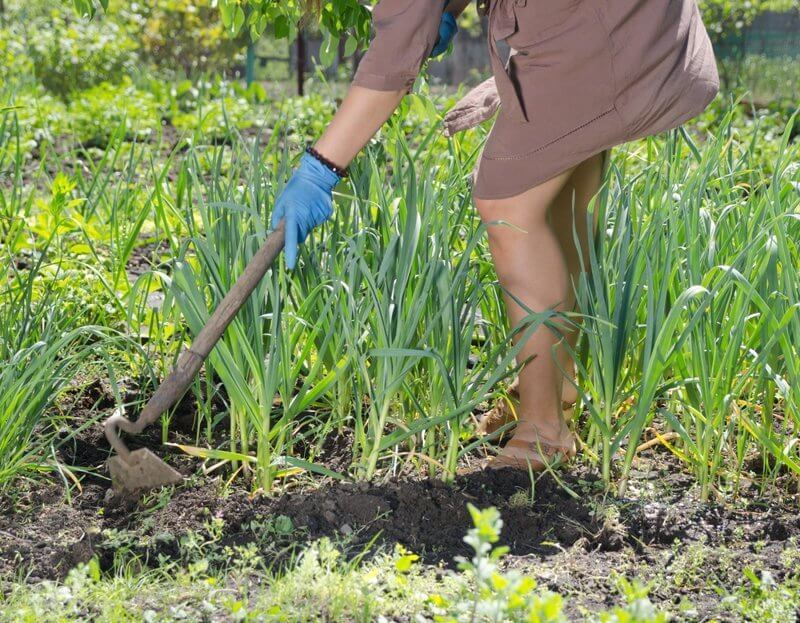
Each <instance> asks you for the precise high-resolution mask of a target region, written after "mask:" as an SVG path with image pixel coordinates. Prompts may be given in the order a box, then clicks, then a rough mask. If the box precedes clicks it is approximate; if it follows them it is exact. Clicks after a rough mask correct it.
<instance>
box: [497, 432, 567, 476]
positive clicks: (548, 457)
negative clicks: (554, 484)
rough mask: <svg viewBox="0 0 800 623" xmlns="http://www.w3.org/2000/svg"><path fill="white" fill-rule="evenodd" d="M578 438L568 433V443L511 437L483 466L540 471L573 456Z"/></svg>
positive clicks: (540, 438) (541, 438)
mask: <svg viewBox="0 0 800 623" xmlns="http://www.w3.org/2000/svg"><path fill="white" fill-rule="evenodd" d="M578 445H579V440H578V438H577V437H576V436H575V435H574V434H572V433H570V443H569V445H567V446H565V445H563V442H561V441H557V440H551V439H545V438H543V437H539V438H538V439H535V440H527V439H517V438H514V439H511V440H509V442H508V443H507V444H506V445H505V446H504V447H503V448H502V449H501V450H500V453H499V454H497V455H496V456H493V457H490V458H489V459H487V460H486V463H485V465H484V467H486V468H489V469H502V468H504V467H511V468H514V469H523V470H526V471H527V470H528V469H530V470H531V471H533V472H542V471H544V470H545V469H546V468H547V467H548V466H549V465H552V464H554V463H558V462H560V461H567V460H569V459H571V458H573V457H574V456H575V455H576V454H577V452H578Z"/></svg>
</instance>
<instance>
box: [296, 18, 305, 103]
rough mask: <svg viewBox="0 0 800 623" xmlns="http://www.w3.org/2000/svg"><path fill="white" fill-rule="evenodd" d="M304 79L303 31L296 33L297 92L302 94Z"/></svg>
mask: <svg viewBox="0 0 800 623" xmlns="http://www.w3.org/2000/svg"><path fill="white" fill-rule="evenodd" d="M305 80H306V38H305V35H304V34H303V31H302V30H301V31H300V32H298V33H297V94H298V95H301V96H302V95H303V94H304V93H303V83H304V82H305Z"/></svg>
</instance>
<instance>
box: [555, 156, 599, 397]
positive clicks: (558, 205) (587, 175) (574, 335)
mask: <svg viewBox="0 0 800 623" xmlns="http://www.w3.org/2000/svg"><path fill="white" fill-rule="evenodd" d="M606 157H609V158H610V154H609V153H608V152H602V153H600V154H598V155H596V156H594V157H592V158H589V159H588V160H585V161H584V162H582V163H581V164H579V165H578V166H577V167H576V168H575V169H574V170H573V172H572V175H571V176H570V178H569V180H567V183H566V184H565V185H564V188H563V189H562V191H561V192H560V193H559V194H558V196H557V197H556V199H555V201H554V202H553V204H552V206H551V207H550V210H549V212H548V214H549V216H550V225H551V227H552V228H553V232H554V233H555V235H556V237H557V238H558V240H559V243H560V244H561V249H562V251H563V253H564V259H565V260H566V263H567V271H568V273H569V275H570V286H569V288H568V292H569V294H568V299H567V301H566V302H565V306H566V308H567V309H570V310H574V311H580V310H576V309H575V303H576V301H575V292H574V289H573V288H577V287H578V279H579V276H580V273H581V259H580V258H581V256H582V257H583V261H584V264H586V266H585V269H586V271H587V272H588V271H589V268H590V267H589V266H588V263H589V244H590V242H591V240H592V238H593V237H594V232H589V231H588V227H587V222H586V221H587V218H586V217H587V211H588V210H589V207H590V203H591V201H592V198H593V197H594V196H595V194H596V193H597V191H598V190H599V188H600V184H601V183H602V180H603V167H604V164H607V161H605V160H604V158H606ZM598 214H599V212H598V211H597V210H595V212H594V216H593V219H594V220H593V225H594V229H595V230H596V229H597V217H598ZM573 224H574V227H575V229H576V233H577V236H578V240H579V244H580V254H579V253H578V247H576V246H575V239H574V237H573V232H572V229H573ZM564 333H565V338H566V341H567V343H568V344H569V346H570V348H571V349H572V350H573V351H574V349H575V345H576V343H577V341H578V334H579V332H578V330H577V329H575V328H573V327H565V330H564ZM558 361H559V363H560V364H561V367H562V368H563V369H564V370H566V371H568V372H569V373H570V379H571V380H572V381H573V382H574V380H575V369H574V362H573V361H572V359H571V357H570V354H569V352H568V350H567V349H566V348H559V349H558ZM577 399H578V392H577V390H576V389H575V388H574V387H573V384H572V383H571V382H569V381H566V382H563V384H562V388H561V400H562V401H563V402H564V403H565V405H567V404H574V403H575V402H576V400H577Z"/></svg>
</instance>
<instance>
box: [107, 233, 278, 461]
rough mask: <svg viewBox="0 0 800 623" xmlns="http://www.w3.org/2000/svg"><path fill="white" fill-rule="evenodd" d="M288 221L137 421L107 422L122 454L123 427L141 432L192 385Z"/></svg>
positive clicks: (117, 416) (124, 452)
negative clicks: (121, 431) (121, 434)
mask: <svg viewBox="0 0 800 623" xmlns="http://www.w3.org/2000/svg"><path fill="white" fill-rule="evenodd" d="M283 244H284V220H283V219H281V220H280V222H279V223H278V227H277V228H276V229H275V230H274V231H273V232H272V233H271V234H270V235H269V236H267V239H266V240H265V241H264V244H263V245H261V248H260V249H259V250H258V251H257V252H256V254H255V255H254V256H253V259H252V260H250V263H249V264H248V265H247V266H246V267H245V269H244V272H242V274H241V275H240V276H239V278H238V279H237V280H236V283H234V284H233V286H232V287H231V289H230V291H229V292H228V294H226V295H225V298H223V299H222V301H220V304H219V305H218V306H217V309H216V310H214V313H213V314H212V315H211V318H209V319H208V322H207V323H206V324H205V326H204V327H203V328H202V330H201V331H200V333H198V334H197V337H196V338H195V339H194V341H193V342H192V344H191V346H189V348H188V349H187V350H185V351H184V352H183V353H181V356H180V357H179V358H178V362H177V363H176V365H175V368H174V369H173V370H172V372H171V373H170V375H169V376H168V377H167V378H166V379H164V381H163V382H162V383H161V385H159V387H158V389H157V390H156V392H155V393H154V394H153V396H152V397H151V398H150V400H149V401H148V402H147V404H146V405H145V407H144V409H143V410H142V413H141V414H140V415H139V417H138V418H137V420H136V421H135V422H131V421H130V420H129V419H128V418H126V417H125V416H123V415H121V414H120V413H115V414H114V415H112V416H111V417H110V418H108V420H106V423H105V434H106V438H107V439H108V442H109V443H110V444H111V446H112V447H113V448H114V449H115V450H116V451H117V453H118V454H119V455H120V457H122V459H123V460H126V461H127V459H128V456H129V454H130V451H129V450H128V447H127V446H126V445H125V443H124V442H123V441H122V439H121V438H120V436H119V430H124V431H125V432H126V433H130V434H132V435H138V434H139V433H141V432H142V431H143V430H144V429H145V428H146V427H147V426H149V425H150V424H152V423H153V422H155V421H156V420H157V419H158V417H159V416H160V415H161V414H162V413H164V411H166V410H167V409H169V408H170V407H171V406H172V405H174V404H175V403H176V402H177V401H178V400H179V399H180V398H181V396H183V394H184V393H185V392H186V390H187V389H188V388H189V385H191V384H192V380H193V379H194V377H195V376H196V375H197V373H198V372H199V371H200V367H201V366H202V365H203V362H204V361H205V360H206V357H208V354H209V353H210V352H211V349H212V348H214V346H215V345H216V343H217V342H218V341H219V339H220V338H221V337H222V334H223V333H224V332H225V329H226V328H227V327H228V325H229V324H230V323H231V321H232V320H233V318H234V317H235V316H236V313H237V312H238V311H239V310H240V309H241V307H242V305H244V303H245V301H246V300H247V299H248V297H249V296H250V295H251V294H252V293H253V290H255V289H256V286H257V285H258V283H259V282H260V281H261V279H262V277H264V275H265V274H266V272H267V270H268V269H269V267H270V266H271V265H272V262H273V261H274V260H275V258H276V257H277V256H278V254H279V253H280V252H281V249H283Z"/></svg>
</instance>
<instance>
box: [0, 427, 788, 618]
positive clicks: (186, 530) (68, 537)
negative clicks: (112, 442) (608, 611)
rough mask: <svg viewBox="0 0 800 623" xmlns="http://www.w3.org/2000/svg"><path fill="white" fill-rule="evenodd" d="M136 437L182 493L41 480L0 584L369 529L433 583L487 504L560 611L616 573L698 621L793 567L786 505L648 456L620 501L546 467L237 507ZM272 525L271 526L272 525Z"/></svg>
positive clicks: (584, 472)
mask: <svg viewBox="0 0 800 623" xmlns="http://www.w3.org/2000/svg"><path fill="white" fill-rule="evenodd" d="M143 440H144V442H145V443H147V445H149V446H150V447H152V448H153V449H154V450H155V451H157V452H160V453H161V454H162V456H165V455H166V456H168V458H169V460H170V462H172V463H173V464H174V465H176V467H177V468H178V469H180V470H181V471H182V472H183V473H184V474H186V475H187V476H191V477H190V478H189V479H188V480H187V484H185V485H184V486H182V487H180V488H178V489H176V490H175V491H174V493H173V494H172V495H171V496H167V495H161V496H159V495H150V496H147V497H144V498H140V499H138V500H130V499H121V498H119V497H118V496H115V495H114V494H113V492H111V491H110V490H109V489H108V486H107V483H106V481H105V480H103V479H101V478H99V477H89V478H86V479H85V480H84V484H83V491H82V492H81V493H79V494H76V495H74V497H73V499H72V501H71V503H67V502H65V501H64V495H63V490H62V487H61V486H60V485H59V484H57V483H53V484H52V485H51V486H46V487H41V486H36V487H33V488H32V489H31V490H30V491H27V492H25V491H20V492H18V493H17V495H15V496H14V499H10V498H8V499H5V500H3V507H2V512H1V514H0V576H1V577H5V578H7V579H9V578H12V577H15V576H17V574H19V573H20V572H23V573H24V572H27V571H29V575H28V581H30V582H35V581H38V580H41V579H45V578H62V577H64V576H65V575H66V573H67V572H68V571H69V569H70V568H71V567H73V566H74V565H75V564H77V563H79V562H83V561H87V560H89V559H90V558H91V557H92V556H97V557H98V558H99V560H100V562H101V566H102V567H103V568H106V569H107V568H110V567H111V565H112V561H113V559H114V555H115V553H117V552H118V550H119V548H127V549H128V550H129V551H130V552H132V553H136V554H139V555H140V556H141V557H142V559H143V560H146V561H148V560H149V561H152V564H153V565H155V564H156V563H155V561H156V560H157V559H158V557H159V556H162V557H166V558H168V559H174V560H181V559H182V557H183V556H185V550H184V548H182V546H181V539H182V538H183V537H185V536H186V535H188V534H190V533H200V534H205V535H209V534H210V533H212V532H214V531H216V535H215V536H214V541H215V546H216V547H217V548H224V547H225V546H226V545H230V546H234V545H248V544H253V545H254V546H256V547H257V548H258V549H259V552H260V553H261V555H262V556H263V557H264V558H265V559H266V560H268V561H269V562H271V563H273V564H274V565H281V564H284V563H286V564H289V563H290V560H291V556H290V554H291V552H292V551H293V549H295V548H301V547H302V546H303V544H304V543H306V542H308V541H309V540H313V539H316V538H319V537H323V536H329V537H340V538H341V540H342V543H343V547H344V548H345V551H346V552H348V553H349V554H350V555H356V554H358V553H360V552H361V551H362V550H363V548H364V546H365V545H367V544H368V543H369V542H370V541H371V540H372V539H373V538H374V537H375V536H376V535H377V542H378V543H383V544H389V545H391V544H392V543H395V542H397V543H402V544H403V545H405V546H406V547H407V548H409V549H411V550H412V551H414V552H416V553H418V554H419V555H420V556H421V559H422V561H423V563H424V564H430V565H438V566H443V567H445V569H444V570H442V571H441V572H443V573H445V572H448V571H447V568H451V569H452V568H453V564H454V563H453V559H454V557H455V556H458V555H469V554H470V553H471V552H470V551H469V550H468V548H467V546H466V545H465V544H464V542H463V540H462V538H463V536H464V534H465V533H466V531H467V530H468V529H469V528H470V527H471V523H470V518H469V513H468V511H467V507H466V506H467V503H468V502H469V503H472V504H474V505H475V506H477V507H480V508H483V507H487V506H496V507H497V508H498V509H499V510H500V512H501V514H502V517H503V521H504V528H503V532H502V543H503V544H506V545H508V546H509V547H510V553H509V555H508V556H507V557H506V558H505V564H506V565H507V566H511V567H520V568H524V570H525V571H526V573H530V574H531V575H533V576H535V577H536V578H537V579H538V581H539V582H540V584H542V585H545V586H548V587H549V588H551V589H552V590H555V591H558V592H559V593H561V594H563V595H565V596H566V597H567V604H568V607H569V612H570V613H571V614H573V615H580V614H581V613H585V612H592V611H596V610H597V609H598V608H599V607H604V608H607V607H609V606H612V605H614V604H616V603H619V601H620V596H619V591H618V589H617V588H616V585H615V581H614V577H613V573H614V572H619V573H622V574H625V575H627V576H628V577H633V576H635V577H637V578H640V579H642V580H644V581H651V582H652V583H653V588H652V592H651V599H652V600H653V601H654V602H655V603H656V604H657V605H658V604H659V603H660V604H662V605H664V606H669V605H671V607H672V608H673V609H675V608H677V607H680V609H681V610H682V611H683V612H684V613H686V615H687V618H688V620H704V619H706V618H707V617H708V616H709V615H710V614H711V613H715V612H718V611H719V608H720V606H719V604H720V596H719V594H718V593H717V592H716V589H718V588H721V589H722V590H723V591H727V590H731V589H734V588H735V587H736V586H737V585H739V584H741V583H742V582H743V581H744V577H743V575H742V569H743V568H744V567H747V566H751V567H753V568H755V569H759V570H766V571H769V572H770V573H771V575H772V577H773V578H774V579H776V580H778V581H781V580H782V579H784V578H785V577H786V576H787V575H790V574H792V573H793V571H792V565H795V568H794V573H797V568H796V565H798V564H800V557H797V556H793V555H792V553H791V552H792V551H795V550H796V547H797V540H798V537H800V517H798V514H797V511H796V508H792V507H791V506H790V504H789V503H788V501H787V500H784V501H783V502H782V501H781V500H778V499H761V498H759V497H758V496H757V494H756V492H755V490H754V488H751V490H750V491H749V492H748V495H746V496H744V497H741V496H740V498H739V501H738V503H737V504H736V505H735V506H734V505H718V504H701V503H699V502H698V501H696V499H695V498H694V495H693V489H692V479H691V477H690V476H688V475H686V474H685V473H684V472H683V471H682V469H681V467H680V465H679V464H678V463H677V462H676V461H675V460H674V459H673V458H672V455H671V454H670V453H669V452H667V451H665V450H664V449H663V448H660V447H656V448H653V449H650V450H648V451H646V452H645V453H644V455H643V456H642V457H641V458H640V459H639V461H638V464H637V466H636V469H635V470H634V472H633V474H632V480H631V484H630V487H629V490H630V491H631V492H632V494H631V495H632V497H630V498H627V499H619V498H616V497H612V496H610V495H609V494H607V493H605V492H604V489H603V487H602V485H601V483H600V482H599V481H598V479H597V477H596V476H595V475H594V474H593V473H592V472H591V471H590V470H589V469H588V468H586V467H585V466H581V465H576V466H574V467H573V468H572V469H571V471H569V472H564V473H562V474H561V475H560V476H559V478H562V479H563V483H559V482H557V481H556V480H555V479H554V478H553V477H551V476H549V475H544V476H541V477H539V478H537V479H536V481H535V483H534V486H533V488H532V487H531V482H530V480H529V478H528V476H527V475H526V474H523V473H520V472H516V471H513V470H502V471H492V470H490V471H487V472H475V473H471V474H468V475H464V476H460V477H459V478H457V479H456V481H455V482H454V483H453V484H452V485H446V484H444V483H442V482H441V481H438V480H430V479H423V478H419V477H413V476H404V477H398V478H392V479H389V480H388V481H384V482H374V483H363V482H362V483H343V482H338V481H333V480H330V481H318V482H316V483H307V484H305V485H295V487H294V488H291V487H289V488H288V489H287V490H285V491H284V492H283V493H282V494H280V495H278V496H276V497H267V496H256V497H253V496H251V495H249V494H248V492H247V491H245V490H244V488H242V487H241V486H237V485H234V486H233V487H232V488H229V489H228V490H227V491H225V492H223V491H222V488H221V487H220V486H219V480H218V479H211V478H208V477H203V476H199V475H197V473H196V472H197V467H198V464H197V462H196V460H195V459H192V458H189V457H186V456H185V455H179V454H176V453H175V450H174V449H173V448H169V447H161V446H160V445H159V443H158V439H157V435H155V434H153V435H150V436H146V437H144V439H143ZM70 448H72V450H70V452H69V453H68V454H69V457H68V458H70V459H72V461H73V462H77V463H81V464H84V465H87V466H88V465H91V466H94V467H98V468H100V469H99V472H100V473H102V467H101V466H102V462H103V460H104V459H105V457H106V456H107V453H108V447H107V445H105V442H104V439H103V437H102V434H101V428H100V424H99V423H97V424H96V425H93V426H90V427H88V428H87V429H86V430H85V431H84V432H83V438H82V439H77V440H75V441H74V443H73V444H72V445H71V446H70ZM170 452H171V454H170ZM348 456H349V439H348V438H347V437H336V436H334V437H331V438H329V440H328V441H327V442H326V444H325V446H324V448H323V454H322V462H323V463H325V464H326V465H328V466H329V467H330V468H331V469H336V470H342V468H343V467H344V466H346V463H347V459H348ZM179 457H180V460H176V459H178V458H179ZM65 458H67V456H65ZM562 484H563V485H564V486H562ZM568 489H569V490H571V491H572V492H573V493H574V495H572V494H570V491H569V490H568ZM276 525H280V526H283V529H282V530H277V531H276V530H275V526H276ZM287 527H288V530H287V529H286V528H287ZM220 551H221V549H220ZM787 561H788V562H787ZM686 604H688V605H686ZM695 615H696V619H695ZM726 616H730V615H726V614H725V613H724V612H721V611H719V613H718V620H720V621H728V620H730V621H734V620H737V619H736V618H726Z"/></svg>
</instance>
